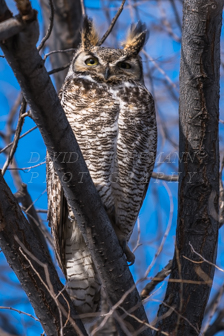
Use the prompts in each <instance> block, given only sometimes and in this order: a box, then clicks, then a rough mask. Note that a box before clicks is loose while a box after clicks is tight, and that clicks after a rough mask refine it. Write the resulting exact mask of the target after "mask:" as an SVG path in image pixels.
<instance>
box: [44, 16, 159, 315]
mask: <svg viewBox="0 0 224 336" xmlns="http://www.w3.org/2000/svg"><path fill="white" fill-rule="evenodd" d="M146 35H147V32H146V29H145V25H144V24H141V23H138V24H137V25H132V26H131V29H130V31H129V34H128V36H127V39H126V41H125V42H124V44H123V49H113V48H104V47H101V46H99V45H97V44H98V41H99V38H98V34H97V32H96V30H95V28H94V26H93V24H92V21H91V20H90V19H88V18H85V19H84V23H83V30H82V37H81V45H80V47H79V49H78V50H77V52H76V53H75V55H74V58H73V60H72V63H71V66H70V68H69V71H68V74H67V77H66V79H65V82H64V84H63V87H62V89H61V91H60V99H61V104H62V106H63V108H64V111H65V114H66V116H67V119H68V121H69V123H70V125H71V127H72V129H73V131H74V134H75V136H76V139H77V141H78V144H79V146H80V148H81V151H82V154H83V156H84V159H85V161H86V164H87V166H88V169H89V172H90V174H91V177H92V180H93V182H94V184H95V186H96V189H97V191H98V192H99V195H100V197H101V199H102V202H103V204H104V207H105V209H106V211H107V213H108V216H109V218H110V220H111V223H112V225H113V227H114V229H115V232H116V234H117V236H118V239H119V242H120V244H121V246H122V247H123V250H124V252H125V254H126V257H127V260H128V261H130V262H133V261H134V256H133V254H132V252H131V251H130V249H129V248H128V246H127V242H128V240H129V238H130V236H131V233H132V231H133V228H134V225H135V222H136V219H137V217H138V213H139V211H140V208H141V205H142V202H143V200H144V197H145V194H146V191H147V187H148V183H149V179H150V177H151V173H152V170H153V166H154V162H155V156H156V144H157V129H156V117H155V109H154V101H153V98H152V95H151V94H150V93H149V92H148V90H147V89H146V87H145V86H144V80H143V71H142V61H141V57H140V56H139V52H140V50H141V49H142V47H143V45H144V43H145V40H146ZM47 191H48V209H49V210H48V219H49V222H50V226H51V228H52V233H53V236H54V240H55V249H56V255H57V258H58V261H59V264H60V267H61V268H62V270H63V272H64V274H65V277H66V279H67V281H68V284H67V289H68V292H69V294H70V296H71V298H72V300H73V301H74V304H75V306H76V309H77V311H78V313H80V314H82V313H89V312H96V311H97V310H98V309H99V304H100V296H101V295H100V291H101V284H100V280H99V277H98V274H97V271H96V269H95V266H94V264H93V261H92V258H91V254H90V251H89V250H88V248H87V246H86V244H85V242H84V239H83V237H82V234H81V232H80V230H79V227H78V225H77V223H76V220H75V218H74V216H73V213H72V211H71V209H70V207H69V205H68V204H67V202H66V199H65V197H64V195H63V190H62V187H61V185H60V182H59V179H58V177H57V174H56V173H55V171H54V168H53V163H52V162H51V161H49V162H48V164H47Z"/></svg>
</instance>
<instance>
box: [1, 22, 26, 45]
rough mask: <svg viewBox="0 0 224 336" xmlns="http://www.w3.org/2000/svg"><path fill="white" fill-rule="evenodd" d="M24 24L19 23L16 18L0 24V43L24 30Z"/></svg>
mask: <svg viewBox="0 0 224 336" xmlns="http://www.w3.org/2000/svg"><path fill="white" fill-rule="evenodd" d="M24 26H25V23H24V22H21V20H19V19H18V17H14V18H11V19H9V20H7V21H4V22H2V23H0V41H4V40H6V39H8V38H9V37H11V36H13V35H15V34H18V33H19V32H20V31H21V30H23V29H24Z"/></svg>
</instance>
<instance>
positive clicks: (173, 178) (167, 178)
mask: <svg viewBox="0 0 224 336" xmlns="http://www.w3.org/2000/svg"><path fill="white" fill-rule="evenodd" d="M152 178H154V179H158V180H164V181H170V182H177V181H178V180H179V176H178V175H166V174H164V173H155V172H153V173H152Z"/></svg>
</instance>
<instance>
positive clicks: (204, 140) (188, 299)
mask: <svg viewBox="0 0 224 336" xmlns="http://www.w3.org/2000/svg"><path fill="white" fill-rule="evenodd" d="M222 8H223V0H221V1H216V2H211V1H210V0H185V1H184V12H183V13H184V15H183V36H182V52H181V67H180V108H179V113H180V142H179V144H180V146H179V152H180V155H181V153H185V157H184V159H183V160H182V161H181V162H179V172H180V177H179V191H178V193H179V194H178V196H179V204H178V225H177V235H176V249H175V255H174V259H173V266H172V272H171V275H170V279H171V280H172V279H174V280H175V279H180V280H181V283H180V284H179V283H176V282H170V283H169V284H168V287H167V292H166V296H165V300H164V304H162V305H161V306H160V309H159V312H158V316H159V317H162V316H163V315H164V314H166V313H167V311H168V310H169V308H168V307H167V306H172V307H174V306H175V307H177V308H176V310H177V311H178V312H179V313H180V314H181V315H182V316H183V317H184V318H185V319H183V318H182V317H180V315H179V316H178V315H177V314H176V313H175V312H173V313H172V314H171V315H170V316H169V317H167V318H161V320H160V321H159V322H158V324H157V327H158V328H160V329H161V330H162V331H167V332H169V333H171V334H172V333H174V334H175V335H176V336H189V335H191V336H194V335H195V336H196V335H198V332H197V329H198V330H200V327H201V323H202V319H203V316H204V310H205V307H206V304H207V301H208V297H209V294H210V290H211V287H210V286H209V284H207V285H206V284H204V285H200V286H199V285H195V284H193V283H187V282H186V281H188V280H190V281H198V280H200V279H201V277H200V275H202V276H203V277H204V278H205V277H206V278H207V279H210V282H211V281H212V279H213V276H214V267H213V266H212V265H211V264H208V263H203V264H200V265H199V264H198V263H197V261H198V258H199V257H198V256H197V255H195V254H193V253H192V251H191V249H190V247H189V241H190V242H191V243H192V246H194V247H196V248H197V251H198V252H199V253H200V255H202V256H203V257H204V258H205V259H206V260H208V261H209V262H211V263H213V264H214V263H215V260H216V253H217V251H216V249H217V238H218V229H219V221H218V219H219V218H218V207H219V139H218V123H219V80H220V75H219V69H220V31H221V23H222ZM189 174H194V176H193V175H192V179H191V183H189V179H188V178H187V177H189ZM187 258H188V259H187ZM189 259H190V260H193V261H195V265H194V264H193V265H194V267H192V261H190V260H189ZM200 260H201V259H200ZM166 304H167V306H166ZM192 312H193V313H192ZM188 321H189V322H188ZM192 326H194V327H195V328H193V327H192ZM156 335H160V333H156Z"/></svg>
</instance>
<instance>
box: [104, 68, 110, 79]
mask: <svg viewBox="0 0 224 336" xmlns="http://www.w3.org/2000/svg"><path fill="white" fill-rule="evenodd" d="M109 77H110V68H109V67H106V70H105V74H104V78H105V80H107V79H108V78H109Z"/></svg>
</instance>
